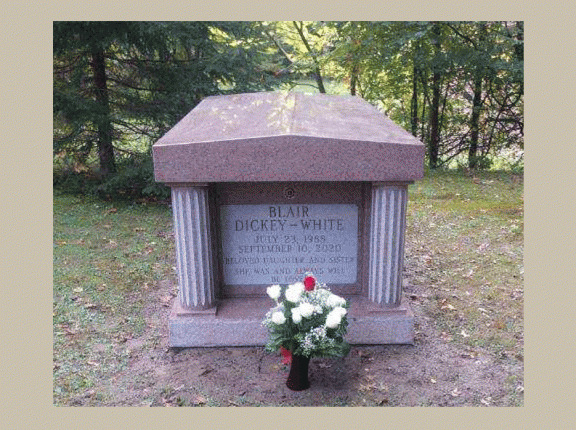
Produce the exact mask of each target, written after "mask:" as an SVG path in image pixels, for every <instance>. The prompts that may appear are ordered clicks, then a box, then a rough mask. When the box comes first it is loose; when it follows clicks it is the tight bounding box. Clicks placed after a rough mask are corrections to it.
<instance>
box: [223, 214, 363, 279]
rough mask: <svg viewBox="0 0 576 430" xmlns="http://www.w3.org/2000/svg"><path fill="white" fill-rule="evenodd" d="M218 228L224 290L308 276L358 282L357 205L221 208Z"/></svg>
mask: <svg viewBox="0 0 576 430" xmlns="http://www.w3.org/2000/svg"><path fill="white" fill-rule="evenodd" d="M220 227H221V238H222V267H223V276H224V283H225V284H226V285H258V284H264V285H270V284H275V283H277V284H285V283H292V282H295V281H298V280H301V279H302V274H303V273H305V272H307V271H311V272H313V273H314V274H316V275H318V276H320V277H321V278H322V281H323V282H326V283H327V284H353V283H355V282H356V279H357V274H358V206H356V205H353V204H300V205H296V204H294V205H222V206H220Z"/></svg>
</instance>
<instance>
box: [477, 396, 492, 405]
mask: <svg viewBox="0 0 576 430" xmlns="http://www.w3.org/2000/svg"><path fill="white" fill-rule="evenodd" d="M490 400H492V398H491V397H488V398H486V399H481V400H480V403H482V404H483V405H486V406H490Z"/></svg>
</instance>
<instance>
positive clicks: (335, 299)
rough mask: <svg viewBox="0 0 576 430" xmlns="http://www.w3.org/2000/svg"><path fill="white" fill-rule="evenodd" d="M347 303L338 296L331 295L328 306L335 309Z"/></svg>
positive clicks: (327, 301) (327, 302)
mask: <svg viewBox="0 0 576 430" xmlns="http://www.w3.org/2000/svg"><path fill="white" fill-rule="evenodd" d="M345 303H346V300H345V299H344V298H342V297H340V296H337V295H336V294H330V296H329V297H328V299H327V300H326V304H327V305H328V306H329V307H331V308H335V307H336V306H343V305H344V304H345Z"/></svg>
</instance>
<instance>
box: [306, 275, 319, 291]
mask: <svg viewBox="0 0 576 430" xmlns="http://www.w3.org/2000/svg"><path fill="white" fill-rule="evenodd" d="M315 285H316V279H315V278H314V276H306V277H305V278H304V289H305V290H306V291H312V290H313V289H314V286H315Z"/></svg>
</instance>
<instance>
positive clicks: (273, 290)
mask: <svg viewBox="0 0 576 430" xmlns="http://www.w3.org/2000/svg"><path fill="white" fill-rule="evenodd" d="M266 292H267V293H268V295H269V296H270V298H271V299H273V300H278V298H279V297H280V292H281V290H280V285H271V286H269V287H268V288H266Z"/></svg>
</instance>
